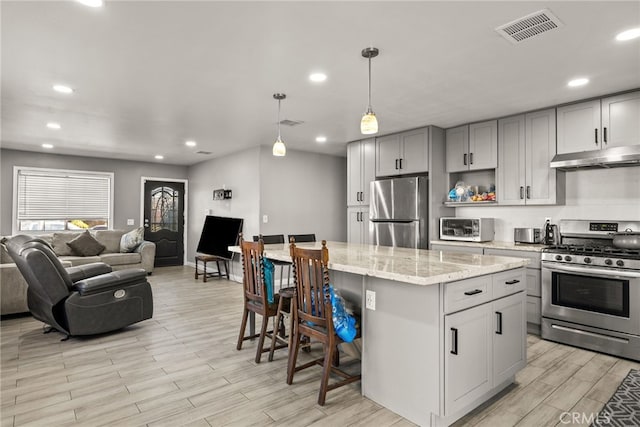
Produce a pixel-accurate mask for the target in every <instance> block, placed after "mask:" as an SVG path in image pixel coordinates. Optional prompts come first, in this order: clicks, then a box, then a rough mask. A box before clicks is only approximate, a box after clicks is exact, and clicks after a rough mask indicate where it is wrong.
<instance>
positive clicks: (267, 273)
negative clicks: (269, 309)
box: [262, 258, 275, 304]
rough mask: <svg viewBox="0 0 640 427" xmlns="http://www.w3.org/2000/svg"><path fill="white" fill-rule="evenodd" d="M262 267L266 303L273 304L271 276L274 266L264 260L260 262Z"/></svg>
mask: <svg viewBox="0 0 640 427" xmlns="http://www.w3.org/2000/svg"><path fill="white" fill-rule="evenodd" d="M262 265H263V267H264V283H265V285H266V288H267V302H268V303H269V304H273V276H274V271H275V266H274V265H273V263H272V262H271V261H269V260H268V259H266V258H264V259H263V260H262Z"/></svg>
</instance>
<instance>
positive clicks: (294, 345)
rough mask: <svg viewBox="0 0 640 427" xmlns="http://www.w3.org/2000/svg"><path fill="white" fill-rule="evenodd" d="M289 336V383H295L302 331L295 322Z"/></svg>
mask: <svg viewBox="0 0 640 427" xmlns="http://www.w3.org/2000/svg"><path fill="white" fill-rule="evenodd" d="M290 334H291V335H290V338H289V360H288V361H287V384H289V385H291V384H292V383H293V374H294V373H295V371H296V362H297V360H298V349H299V348H300V332H299V331H298V326H297V325H296V323H295V322H293V327H292V328H291V332H290Z"/></svg>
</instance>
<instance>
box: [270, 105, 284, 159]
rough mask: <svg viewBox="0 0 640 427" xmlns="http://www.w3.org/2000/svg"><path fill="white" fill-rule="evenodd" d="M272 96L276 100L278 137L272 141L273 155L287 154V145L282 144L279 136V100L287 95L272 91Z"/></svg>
mask: <svg viewBox="0 0 640 427" xmlns="http://www.w3.org/2000/svg"><path fill="white" fill-rule="evenodd" d="M273 97H274V98H275V99H277V100H278V138H277V139H276V142H274V143H273V155H274V156H277V157H282V156H284V155H286V154H287V147H285V146H284V141H283V140H282V138H281V137H280V101H282V100H283V99H285V98H286V97H287V95H285V94H284V93H274V94H273Z"/></svg>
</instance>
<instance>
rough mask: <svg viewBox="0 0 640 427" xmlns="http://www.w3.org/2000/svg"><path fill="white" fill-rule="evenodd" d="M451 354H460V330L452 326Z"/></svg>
mask: <svg viewBox="0 0 640 427" xmlns="http://www.w3.org/2000/svg"><path fill="white" fill-rule="evenodd" d="M451 354H458V330H457V329H456V328H451Z"/></svg>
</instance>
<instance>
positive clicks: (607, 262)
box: [604, 258, 613, 265]
mask: <svg viewBox="0 0 640 427" xmlns="http://www.w3.org/2000/svg"><path fill="white" fill-rule="evenodd" d="M604 263H605V264H607V265H611V264H613V261H611V260H610V259H608V258H607V259H605V260H604Z"/></svg>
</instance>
